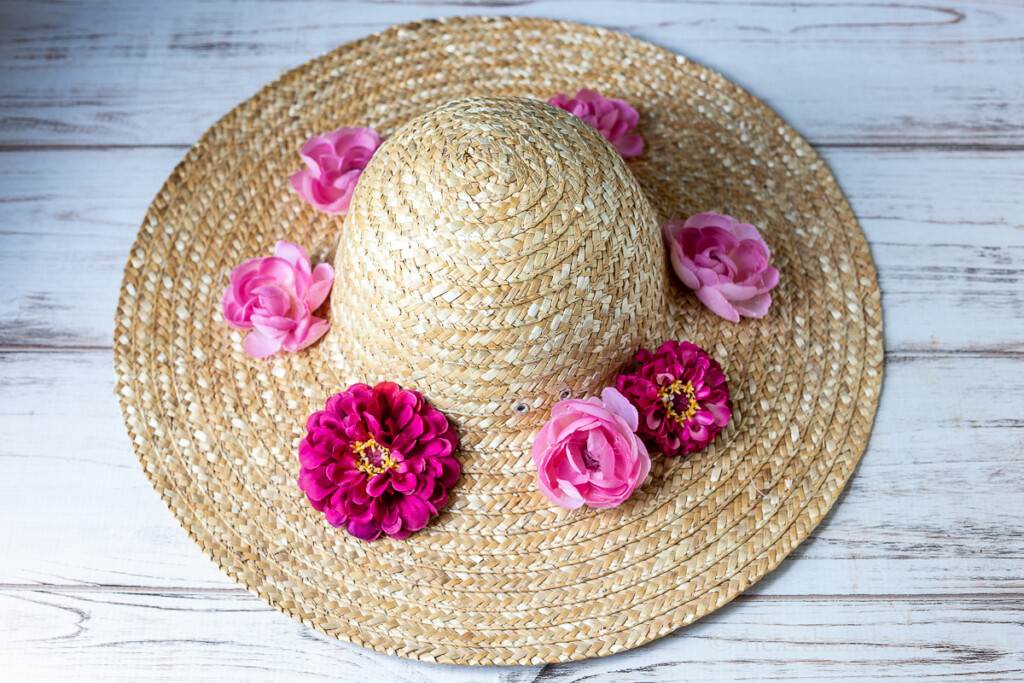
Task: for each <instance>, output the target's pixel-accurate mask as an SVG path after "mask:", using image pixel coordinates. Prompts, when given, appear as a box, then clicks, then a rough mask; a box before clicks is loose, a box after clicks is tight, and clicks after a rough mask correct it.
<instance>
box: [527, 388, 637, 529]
mask: <svg viewBox="0 0 1024 683" xmlns="http://www.w3.org/2000/svg"><path fill="white" fill-rule="evenodd" d="M637 418H638V415H637V411H636V408H634V407H633V406H631V405H630V404H629V401H627V400H626V399H625V398H624V397H623V396H622V394H620V393H619V392H618V391H616V390H615V389H612V388H611V387H609V388H607V389H605V390H604V391H602V392H601V398H599V399H598V398H589V399H585V400H580V399H569V400H565V401H559V402H558V403H556V404H555V405H554V407H553V408H552V409H551V419H550V420H549V421H548V422H547V423H546V424H545V425H544V426H543V427H542V428H541V430H540V434H538V435H537V438H536V439H534V441H533V462H534V464H535V465H536V466H537V485H538V487H539V488H540V491H541V493H543V494H544V495H545V496H546V497H547V498H548V499H549V500H550V501H551V502H553V503H555V504H556V505H560V506H561V507H564V508H568V509H570V510H575V509H576V508H578V507H580V506H581V505H589V506H590V507H594V508H610V507H615V506H616V505H618V504H619V503H621V502H622V501H624V500H626V499H627V498H629V496H630V494H632V493H633V491H634V490H635V489H636V488H637V487H638V486H639V485H640V484H641V483H642V482H643V480H644V479H645V478H646V477H647V473H648V472H650V470H651V459H650V457H648V455H647V448H646V447H645V446H644V443H643V441H641V440H640V439H639V438H638V437H637V435H636V434H635V432H636V428H637Z"/></svg>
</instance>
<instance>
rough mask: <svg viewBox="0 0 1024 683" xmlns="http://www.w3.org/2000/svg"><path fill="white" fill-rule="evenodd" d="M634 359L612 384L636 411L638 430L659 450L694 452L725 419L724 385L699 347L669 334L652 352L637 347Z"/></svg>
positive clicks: (728, 414)
mask: <svg viewBox="0 0 1024 683" xmlns="http://www.w3.org/2000/svg"><path fill="white" fill-rule="evenodd" d="M636 363H637V364H638V365H639V367H638V368H637V369H636V371H635V372H632V373H626V374H622V375H619V377H618V379H617V380H616V382H615V387H616V388H617V389H618V390H619V391H621V392H622V395H623V396H625V397H626V398H627V399H628V400H629V402H630V403H631V404H632V405H633V406H635V407H636V408H637V410H638V411H639V412H640V426H639V428H638V429H637V433H638V434H640V436H642V437H644V438H645V439H648V440H650V441H651V442H653V444H654V447H655V448H658V449H659V450H661V452H662V453H663V454H664V455H667V456H673V455H685V454H686V453H693V452H694V451H699V450H700V449H702V448H704V447H706V446H707V445H708V444H709V443H711V440H712V439H714V438H715V437H716V436H717V435H718V433H719V432H721V431H722V429H723V428H724V427H725V426H726V425H727V424H729V418H730V417H731V416H732V403H731V402H730V401H729V385H728V384H727V383H726V380H725V373H724V372H723V371H722V366H721V365H719V364H718V361H716V360H715V359H714V358H712V357H711V356H709V355H708V354H707V353H706V352H705V351H704V349H702V348H700V347H699V346H697V345H696V344H691V343H690V342H677V341H675V340H673V339H670V340H669V341H667V342H665V343H664V344H662V345H661V347H660V348H659V349H658V350H657V351H655V352H654V353H651V352H650V351H648V350H647V349H640V350H639V351H637V354H636Z"/></svg>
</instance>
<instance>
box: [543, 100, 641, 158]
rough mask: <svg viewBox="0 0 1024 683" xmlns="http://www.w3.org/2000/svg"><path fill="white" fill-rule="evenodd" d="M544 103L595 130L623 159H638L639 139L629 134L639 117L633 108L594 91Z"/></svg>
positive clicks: (635, 135)
mask: <svg viewBox="0 0 1024 683" xmlns="http://www.w3.org/2000/svg"><path fill="white" fill-rule="evenodd" d="M548 104H550V105H552V106H555V107H558V108H559V109H564V110H566V111H567V112H569V113H570V114H574V115H576V116H578V117H580V118H581V119H583V120H584V121H586V122H587V123H589V124H590V125H592V126H593V127H594V128H597V130H598V132H599V133H601V135H603V136H604V138H605V139H606V140H607V141H608V142H610V143H612V146H613V147H615V149H617V150H618V152H619V154H621V155H622V156H623V158H629V157H636V156H640V153H641V152H643V151H644V140H643V138H641V137H640V136H639V135H637V134H636V133H630V131H631V130H633V128H634V127H635V126H636V122H637V120H638V119H639V115H638V114H637V113H636V109H633V107H631V106H629V105H628V104H626V103H625V102H623V101H622V100H613V99H605V98H604V97H601V94H600V93H598V92H596V91H594V90H587V89H586V88H580V90H579V92H577V93H576V97H574V98H573V99H569V96H568V95H563V94H561V93H559V94H558V95H555V96H554V97H552V98H551V99H550V100H548Z"/></svg>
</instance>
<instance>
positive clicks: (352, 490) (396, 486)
mask: <svg viewBox="0 0 1024 683" xmlns="http://www.w3.org/2000/svg"><path fill="white" fill-rule="evenodd" d="M306 431H307V434H306V437H305V438H304V439H303V440H302V442H301V443H300V444H299V461H300V462H301V463H302V468H301V470H300V471H299V487H300V488H301V489H302V490H303V491H305V492H306V496H307V497H308V498H309V502H310V503H311V504H312V505H313V507H314V508H316V509H317V510H320V511H321V512H323V513H324V515H325V516H326V517H327V521H328V522H329V523H330V524H332V525H333V526H336V527H345V530H346V531H348V533H350V534H352V535H353V536H355V537H356V538H360V539H362V540H364V541H373V540H375V539H377V538H379V537H380V535H381V534H387V535H388V536H390V537H392V538H405V537H407V536H408V535H409V534H411V533H412V532H413V531H416V530H418V529H422V528H423V527H425V526H426V525H427V522H428V521H429V520H430V518H431V517H433V516H434V515H436V514H437V513H438V511H439V510H440V509H441V508H442V507H444V505H445V504H446V503H447V502H448V489H450V488H451V487H452V486H453V485H454V484H455V481H456V480H457V479H458V478H459V475H460V474H461V472H462V465H460V464H459V461H458V460H457V459H456V458H455V456H454V452H455V448H456V446H457V445H458V437H457V436H456V434H455V428H454V427H453V426H452V425H451V424H450V423H449V422H448V420H447V419H446V418H445V416H444V415H442V414H441V413H440V412H439V411H438V410H436V409H435V408H432V407H431V406H429V405H427V402H426V401H425V400H424V398H423V396H422V395H421V394H420V393H419V392H418V391H412V390H410V389H401V388H399V386H398V385H397V384H395V383H394V382H381V383H380V384H378V385H377V386H375V387H373V388H371V387H369V386H367V385H366V384H353V385H352V386H350V387H349V388H348V389H346V390H345V391H343V392H341V393H340V394H335V395H334V396H331V397H330V398H329V399H327V405H326V407H325V408H324V409H323V410H319V411H317V412H315V413H313V414H312V415H310V416H309V419H308V420H307V421H306Z"/></svg>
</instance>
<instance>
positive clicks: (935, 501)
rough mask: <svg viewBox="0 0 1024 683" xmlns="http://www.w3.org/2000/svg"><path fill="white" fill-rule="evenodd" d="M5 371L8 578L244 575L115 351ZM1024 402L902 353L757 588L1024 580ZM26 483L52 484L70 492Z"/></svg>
mask: <svg viewBox="0 0 1024 683" xmlns="http://www.w3.org/2000/svg"><path fill="white" fill-rule="evenodd" d="M976 374H981V375H983V376H985V377H987V378H989V382H988V384H987V385H978V384H977V383H975V382H974V381H973V377H974V376H975V375H976ZM0 378H2V379H0V433H3V434H6V435H8V436H7V438H6V440H5V442H4V443H3V444H2V445H0V519H8V520H15V521H16V523H15V524H12V525H10V526H9V528H8V529H7V531H6V532H5V534H6V536H5V547H6V549H7V552H4V553H2V554H0V585H7V586H11V585H46V584H54V585H101V586H102V585H115V586H137V587H154V586H159V587H163V586H195V587H203V588H230V587H234V585H235V584H234V583H232V582H231V581H230V580H229V579H227V577H225V576H224V575H223V574H221V573H220V572H219V571H217V570H216V569H215V568H214V566H213V564H212V563H210V562H209V561H208V560H206V559H205V558H204V557H203V555H202V554H201V553H200V552H199V550H198V549H197V548H196V547H195V546H194V545H193V544H192V543H191V542H190V541H189V540H188V539H187V537H186V536H185V534H184V532H183V531H182V530H181V529H180V528H179V527H178V525H177V523H176V521H175V520H174V518H173V517H172V516H171V515H170V514H168V512H167V510H166V509H165V508H164V505H163V503H161V502H160V501H159V500H158V497H157V496H156V494H155V493H154V492H153V490H152V488H151V487H150V485H149V484H148V482H147V481H146V479H145V477H143V476H142V472H141V471H140V468H139V465H138V462H137V460H136V458H135V455H134V453H133V452H132V450H131V447H130V445H129V443H128V441H127V439H126V438H124V437H123V434H122V432H123V424H122V420H121V416H120V413H119V411H118V408H117V406H116V405H115V403H114V402H113V401H112V400H110V397H111V396H112V395H113V376H112V371H111V368H110V359H109V353H108V352H106V351H82V352H58V353H54V352H35V353H5V354H0ZM947 386H957V387H961V389H960V391H959V392H958V393H956V394H951V393H950V392H948V391H946V390H945V389H944V388H945V387H947ZM993 393H994V394H998V395H999V396H1001V397H1002V400H1000V401H998V402H995V403H993V402H992V401H990V400H989V396H990V394H993ZM980 405H986V406H987V410H986V411H985V412H983V413H982V412H979V411H978V410H977V406H980ZM1021 405H1024V365H1022V364H1021V363H1020V361H1019V359H1016V358H1013V357H985V356H980V357H979V356H967V355H962V354H956V355H948V356H947V355H939V354H920V355H897V356H890V364H889V367H888V368H887V370H886V383H885V387H884V391H883V394H882V402H881V404H880V406H879V411H878V418H877V420H876V423H875V427H874V431H873V433H872V437H871V442H870V448H869V450H868V452H867V453H866V455H865V456H864V458H863V460H862V462H861V464H860V466H859V468H858V470H857V472H856V474H855V475H854V477H853V479H852V480H851V481H850V483H849V484H848V486H847V490H846V492H845V493H844V496H843V498H842V500H840V502H839V504H838V505H837V506H836V508H835V509H834V511H833V512H832V513H831V514H830V516H829V517H828V518H827V519H826V520H825V521H824V522H823V523H822V524H821V526H819V527H818V528H817V529H816V530H815V531H814V532H813V534H812V535H811V540H810V541H808V542H806V543H804V544H803V545H801V546H799V547H798V548H797V549H796V551H794V553H793V554H792V555H791V556H790V558H788V559H787V560H786V561H785V562H784V563H783V566H782V567H780V568H779V569H778V570H776V571H775V572H774V573H773V574H771V575H770V576H769V577H768V578H767V579H765V581H763V582H762V583H760V584H759V585H758V586H757V588H756V589H755V591H754V592H755V593H756V594H759V595H774V596H777V595H800V594H815V595H825V594H833V595H843V594H846V595H866V596H871V595H912V594H919V593H946V594H950V595H957V594H963V593H978V592H984V593H986V594H1014V593H1018V592H1020V593H1024V576H1022V572H1021V567H1022V566H1024V519H1022V517H1021V515H1020V511H1019V509H1017V508H1015V507H1013V506H993V505H992V500H1007V501H1012V500H1015V499H1019V497H1020V482H1021V481H1022V480H1024V457H1022V456H1024V440H1022V438H1021V435H1022V432H1024V422H1022V421H1021V420H1020V414H1019V406H1021ZM54 425H60V428H59V429H54ZM41 434H46V435H47V436H46V438H45V439H40V435H41ZM24 482H47V486H48V487H49V488H50V489H52V490H56V491H60V492H61V499H60V504H59V505H54V504H53V501H52V500H51V499H50V498H49V497H47V496H41V495H40V492H39V491H38V490H37V489H36V488H35V487H31V486H25V485H24ZM82 483H85V484H86V485H82ZM69 511H81V512H80V513H78V514H69ZM43 537H46V538H48V539H49V542H48V543H46V544H40V543H39V539H40V538H43ZM26 557H31V558H32V561H31V562H30V563H26V562H24V558H26Z"/></svg>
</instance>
